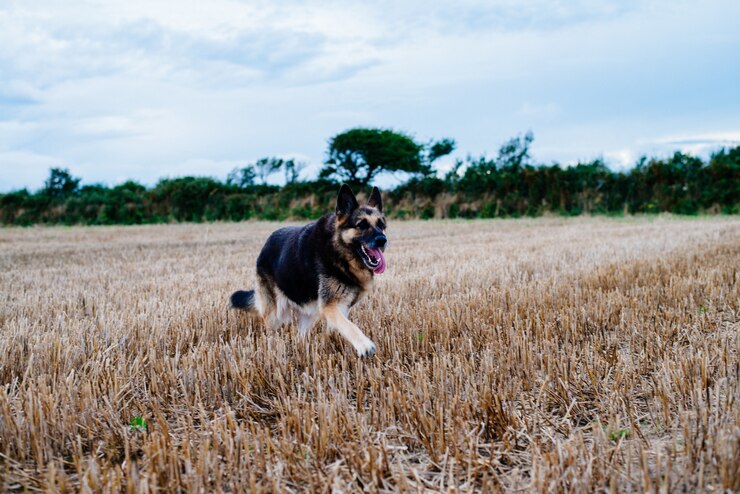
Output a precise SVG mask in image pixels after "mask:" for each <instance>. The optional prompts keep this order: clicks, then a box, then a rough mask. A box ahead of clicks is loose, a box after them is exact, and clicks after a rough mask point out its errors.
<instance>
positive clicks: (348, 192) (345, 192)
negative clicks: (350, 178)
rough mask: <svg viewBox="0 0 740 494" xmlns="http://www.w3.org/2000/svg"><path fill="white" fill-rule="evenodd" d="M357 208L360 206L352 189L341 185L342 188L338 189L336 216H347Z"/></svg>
mask: <svg viewBox="0 0 740 494" xmlns="http://www.w3.org/2000/svg"><path fill="white" fill-rule="evenodd" d="M359 207H360V205H359V204H358V202H357V199H356V198H355V194H354V192H352V189H350V188H349V185H347V184H342V188H341V189H339V196H337V216H349V215H350V214H352V211H354V210H355V209H357V208H359Z"/></svg>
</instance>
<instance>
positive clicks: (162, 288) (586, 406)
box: [0, 217, 740, 492]
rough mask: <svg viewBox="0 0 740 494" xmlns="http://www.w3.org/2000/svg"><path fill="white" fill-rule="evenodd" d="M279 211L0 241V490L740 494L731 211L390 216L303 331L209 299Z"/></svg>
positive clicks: (242, 284)
mask: <svg viewBox="0 0 740 494" xmlns="http://www.w3.org/2000/svg"><path fill="white" fill-rule="evenodd" d="M277 226H278V225H277V224H275V223H238V224H201V225H166V226H144V227H98V228H82V227H80V228H29V229H4V230H0V286H1V287H2V291H1V292H0V297H2V299H1V300H2V303H1V305H0V386H2V392H0V491H16V490H27V491H37V490H41V491H63V492H64V491H67V492H69V491H77V490H81V491H87V492H90V491H111V492H119V491H121V490H128V491H129V492H152V491H160V490H164V491H174V490H182V491H190V492H219V491H235V492H242V491H269V492H274V491H287V492H291V491H312V492H327V491H330V490H335V491H344V492H353V491H362V490H365V491H367V492H395V491H408V492H428V491H448V490H458V491H463V492H465V491H478V490H482V491H484V492H490V491H497V490H514V489H518V490H522V491H525V492H530V491H541V492H600V491H619V492H622V491H653V490H659V491H661V492H696V491H713V492H723V491H729V492H732V491H738V490H739V489H740V403H738V397H739V396H740V356H739V354H738V349H739V348H740V331H739V330H740V279H739V278H740V273H739V272H738V271H739V269H738V268H740V220H738V218H732V217H714V218H701V219H678V218H671V217H652V218H624V219H605V218H577V219H567V220H566V219H559V218H544V219H536V220H535V219H533V220H504V221H471V222H400V221H397V222H392V223H391V224H390V229H389V232H388V233H389V238H390V247H389V249H388V251H387V259H388V270H387V271H386V273H385V274H383V275H381V276H379V277H378V279H377V282H376V284H375V289H374V291H373V293H372V294H371V295H370V296H369V297H368V298H367V299H365V300H364V301H363V302H362V303H361V304H359V305H358V306H357V307H355V308H354V309H353V310H352V312H351V313H350V318H351V319H352V320H353V321H355V322H356V323H357V324H358V325H359V326H360V327H361V328H363V329H364V330H365V332H366V333H367V334H368V336H370V338H372V339H373V340H374V341H375V343H376V344H377V346H378V353H377V355H376V356H375V357H373V358H370V359H358V357H356V355H355V353H354V351H353V349H352V348H351V346H350V345H349V344H347V343H346V342H344V341H343V340H341V339H340V338H339V337H338V336H337V335H334V334H330V333H328V332H327V331H326V329H325V328H324V327H323V326H319V327H317V328H315V329H314V331H313V332H312V333H311V334H310V335H309V337H308V338H307V339H305V340H304V339H301V338H299V337H298V335H297V331H296V330H295V329H294V328H292V327H287V328H284V329H283V330H280V331H267V330H265V329H264V328H263V327H262V325H261V324H260V322H259V321H257V320H256V319H253V318H252V317H251V316H249V315H246V314H243V313H239V312H236V311H233V310H230V309H229V308H228V307H227V301H228V297H229V295H230V293H231V292H232V291H233V290H235V289H240V288H251V287H253V286H254V267H253V266H254V263H255V259H256V256H257V254H258V252H259V248H260V247H261V244H262V242H263V241H264V239H265V238H266V237H267V235H268V234H269V232H270V231H272V230H273V229H275V228H276V227H277Z"/></svg>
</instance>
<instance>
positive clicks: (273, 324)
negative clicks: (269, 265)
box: [254, 276, 281, 329]
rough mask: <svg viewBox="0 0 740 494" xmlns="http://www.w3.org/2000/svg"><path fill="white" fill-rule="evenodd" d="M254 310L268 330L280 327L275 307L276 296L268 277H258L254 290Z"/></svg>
mask: <svg viewBox="0 0 740 494" xmlns="http://www.w3.org/2000/svg"><path fill="white" fill-rule="evenodd" d="M254 298H255V308H256V309H257V312H259V315H260V316H262V320H263V321H264V323H265V325H266V326H267V327H268V328H269V329H277V328H278V327H280V324H281V322H280V317H279V314H278V307H277V296H276V294H275V289H274V283H273V282H272V279H270V278H268V277H263V276H258V278H257V289H256V290H255V297H254Z"/></svg>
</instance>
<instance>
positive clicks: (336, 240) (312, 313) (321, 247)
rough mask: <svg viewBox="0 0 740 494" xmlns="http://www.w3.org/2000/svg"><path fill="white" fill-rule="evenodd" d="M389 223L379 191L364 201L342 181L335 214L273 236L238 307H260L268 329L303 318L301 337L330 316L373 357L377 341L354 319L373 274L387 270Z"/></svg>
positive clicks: (235, 299)
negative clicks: (254, 284) (254, 280)
mask: <svg viewBox="0 0 740 494" xmlns="http://www.w3.org/2000/svg"><path fill="white" fill-rule="evenodd" d="M385 228H386V220H385V216H384V215H383V200H382V198H381V196H380V191H379V190H378V188H377V187H373V191H372V193H371V194H370V198H369V199H368V201H367V204H365V205H364V206H360V205H359V203H358V202H357V198H355V195H354V193H353V192H352V190H351V189H350V188H349V186H348V185H347V184H344V185H342V187H341V189H340V190H339V196H338V197H337V207H336V211H335V212H334V213H332V214H327V215H326V216H322V217H321V218H319V219H318V220H316V221H315V222H313V223H309V224H308V225H306V226H302V227H300V226H289V227H286V228H281V229H279V230H277V231H275V232H273V233H272V234H271V235H270V237H269V238H268V239H267V242H265V245H264V247H262V251H261V252H260V255H259V257H258V258H257V288H256V289H255V290H249V291H244V290H240V291H237V292H234V293H233V294H232V295H231V305H232V307H234V308H237V309H248V310H252V311H256V312H257V313H259V315H260V316H262V319H263V320H264V322H265V324H266V325H267V326H268V327H269V328H277V327H279V326H281V325H283V324H287V323H290V322H291V321H292V320H293V319H294V317H295V316H297V318H298V331H299V333H300V335H301V336H305V335H306V334H307V333H308V331H309V330H310V329H311V328H312V327H313V326H314V325H315V324H316V323H317V322H318V320H319V319H320V318H323V319H324V320H326V323H327V325H328V326H329V328H331V329H333V330H335V331H337V332H338V333H339V334H340V335H342V336H343V337H344V338H345V339H346V340H347V341H349V342H350V343H352V346H354V347H355V350H356V351H357V354H358V355H360V356H366V357H369V356H372V355H374V354H375V343H373V342H372V341H371V340H370V338H368V337H367V336H365V334H364V333H363V332H362V331H361V330H360V328H358V327H357V325H355V324H354V323H352V322H351V321H350V320H349V319H348V318H347V316H348V314H349V309H350V307H352V306H353V305H354V304H356V303H357V302H358V301H359V300H360V299H361V298H362V297H363V295H365V294H366V293H367V292H368V291H369V290H370V288H372V285H373V277H374V275H375V274H380V273H382V272H383V271H385V267H386V263H385V257H384V256H383V251H385V248H386V245H387V242H388V239H387V238H386V236H385Z"/></svg>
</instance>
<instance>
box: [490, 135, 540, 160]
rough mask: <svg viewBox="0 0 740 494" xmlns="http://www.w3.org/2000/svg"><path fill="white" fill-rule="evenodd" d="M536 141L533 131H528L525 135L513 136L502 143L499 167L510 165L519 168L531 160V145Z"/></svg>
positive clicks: (499, 153)
mask: <svg viewBox="0 0 740 494" xmlns="http://www.w3.org/2000/svg"><path fill="white" fill-rule="evenodd" d="M533 141H534V135H533V134H532V132H527V133H526V134H524V135H523V136H517V137H512V138H511V139H509V140H508V141H506V142H505V143H503V144H502V145H501V147H500V148H499V150H498V157H497V158H496V164H497V165H498V166H499V167H502V168H503V167H510V168H513V169H517V168H519V167H521V166H522V165H524V164H526V163H528V162H529V159H530V158H531V156H530V154H529V146H530V145H531V144H532V142H533Z"/></svg>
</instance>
